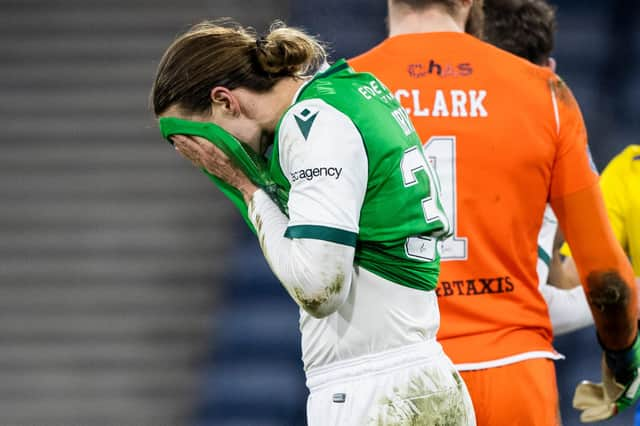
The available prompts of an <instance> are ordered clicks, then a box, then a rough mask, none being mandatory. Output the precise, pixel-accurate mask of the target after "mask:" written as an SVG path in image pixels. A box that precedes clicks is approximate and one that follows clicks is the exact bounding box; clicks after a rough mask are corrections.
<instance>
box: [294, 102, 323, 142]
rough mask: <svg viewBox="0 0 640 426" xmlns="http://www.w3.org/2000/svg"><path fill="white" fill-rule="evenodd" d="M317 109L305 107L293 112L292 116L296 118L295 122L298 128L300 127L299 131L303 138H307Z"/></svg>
mask: <svg viewBox="0 0 640 426" xmlns="http://www.w3.org/2000/svg"><path fill="white" fill-rule="evenodd" d="M318 112H319V111H311V110H310V109H309V108H305V109H303V110H302V111H300V112H299V113H297V114H294V115H293V116H294V118H295V119H296V123H297V124H298V128H299V129H300V133H302V136H304V140H307V138H308V137H309V132H311V126H313V122H314V121H315V119H316V117H317V115H318Z"/></svg>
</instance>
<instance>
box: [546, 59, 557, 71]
mask: <svg viewBox="0 0 640 426" xmlns="http://www.w3.org/2000/svg"><path fill="white" fill-rule="evenodd" d="M547 66H548V67H549V68H551V71H553V72H556V68H557V66H558V64H557V63H556V60H555V59H553V58H549V60H548V61H547Z"/></svg>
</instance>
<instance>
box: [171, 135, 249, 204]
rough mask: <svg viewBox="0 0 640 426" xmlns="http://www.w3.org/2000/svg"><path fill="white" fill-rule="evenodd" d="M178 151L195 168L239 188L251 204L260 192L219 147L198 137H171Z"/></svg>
mask: <svg viewBox="0 0 640 426" xmlns="http://www.w3.org/2000/svg"><path fill="white" fill-rule="evenodd" d="M171 140H172V141H173V144H174V146H175V148H176V151H178V152H179V153H180V155H182V156H183V157H185V158H186V159H187V160H189V161H191V162H192V163H193V165H194V166H196V167H198V168H200V169H204V170H206V171H208V172H209V173H211V174H212V175H214V176H217V177H219V178H220V179H222V180H223V181H225V182H227V183H228V184H229V185H231V186H233V187H234V188H237V189H238V190H239V191H240V192H242V195H243V196H244V198H245V200H246V201H247V202H249V200H250V199H251V197H252V196H253V194H254V193H255V192H256V191H257V190H258V187H256V186H255V185H254V184H253V182H251V180H249V178H248V177H247V176H246V175H245V174H244V173H243V172H242V171H241V170H240V169H239V168H238V167H236V166H235V165H234V164H233V163H232V162H231V160H230V159H229V157H227V156H226V155H225V153H224V152H222V151H221V150H220V148H218V147H217V146H215V145H214V144H212V143H210V142H209V141H207V140H206V139H204V138H201V137H198V136H183V135H175V136H172V137H171Z"/></svg>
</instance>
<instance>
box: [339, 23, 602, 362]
mask: <svg viewBox="0 0 640 426" xmlns="http://www.w3.org/2000/svg"><path fill="white" fill-rule="evenodd" d="M350 64H351V65H352V66H353V67H354V69H355V70H356V71H368V72H372V73H374V74H375V75H376V76H377V77H378V78H379V79H380V80H381V81H382V82H383V83H384V84H386V85H387V86H388V87H389V88H390V89H391V91H392V92H393V93H394V94H395V96H396V98H397V99H399V100H400V102H401V103H402V105H403V106H404V107H405V108H406V110H407V112H408V113H409V114H410V116H411V118H412V120H413V123H414V125H415V127H416V130H417V132H418V134H419V135H420V137H421V138H422V140H423V143H424V144H425V145H424V146H425V153H426V154H427V157H429V159H430V161H432V163H433V164H434V166H435V168H436V171H437V172H438V174H439V177H440V183H441V186H442V200H443V203H444V204H445V206H444V207H445V209H446V210H447V212H448V213H449V215H450V218H451V221H452V224H453V226H454V228H455V234H454V236H453V237H451V238H450V239H448V240H447V241H445V242H444V243H443V244H442V246H441V256H442V265H441V268H442V269H441V274H440V279H439V281H440V282H439V287H438V290H437V292H438V296H439V304H440V310H441V316H442V321H441V327H440V333H439V340H440V342H441V343H442V345H443V346H444V349H445V351H446V352H447V354H448V355H449V356H450V357H451V359H452V360H453V361H454V363H456V364H458V365H459V366H460V365H461V364H462V365H464V364H467V367H468V369H473V368H484V367H486V366H490V365H502V364H508V363H511V362H515V361H518V360H522V359H528V358H538V357H550V358H551V357H554V351H553V347H552V344H551V341H552V331H551V324H550V320H549V316H548V312H547V306H546V303H545V301H544V299H543V298H542V296H541V294H540V292H539V291H538V279H537V274H536V261H537V236H538V233H539V231H540V226H541V224H542V218H543V213H544V209H545V205H546V204H547V202H550V201H551V200H553V199H559V198H562V197H565V196H567V195H569V194H573V193H577V192H579V191H581V190H585V189H587V188H590V187H593V186H595V185H597V174H596V173H595V172H594V171H593V169H592V167H591V165H590V158H589V155H588V147H587V137H586V130H585V127H584V123H583V119H582V115H581V113H580V109H579V107H578V105H577V103H576V101H575V99H574V97H573V95H572V94H571V91H570V90H569V89H568V87H567V86H566V85H565V84H564V83H563V82H562V81H561V80H560V79H559V77H557V76H556V75H555V74H554V73H553V72H552V71H551V70H549V69H547V68H542V67H537V66H535V65H532V64H531V63H529V62H527V61H525V60H523V59H520V58H518V57H516V56H513V55H511V54H509V53H507V52H505V51H502V50H500V49H498V48H495V47H493V46H491V45H489V44H487V43H484V42H482V41H480V40H478V39H476V38H474V37H472V36H469V35H467V34H462V33H453V32H442V33H423V34H407V35H400V36H394V37H391V38H389V39H387V40H385V41H384V42H382V43H381V44H380V45H378V46H376V47H375V48H373V49H372V50H370V51H369V52H367V53H365V54H363V55H361V56H359V57H357V58H355V59H352V60H351V61H350ZM480 364H481V366H478V365H480ZM474 366H475V367H474ZM463 369H464V368H463Z"/></svg>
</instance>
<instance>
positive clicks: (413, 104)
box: [395, 89, 489, 118]
mask: <svg viewBox="0 0 640 426" xmlns="http://www.w3.org/2000/svg"><path fill="white" fill-rule="evenodd" d="M395 96H396V99H397V100H398V101H399V102H400V103H401V104H402V106H403V107H404V109H405V111H407V114H409V115H412V116H414V117H455V118H466V117H470V118H484V117H488V116H489V113H488V112H487V108H485V105H484V102H485V100H486V98H487V91H486V90H458V89H452V90H440V89H438V90H436V91H435V92H434V91H430V90H429V91H423V92H421V91H420V90H419V89H412V90H411V91H409V90H406V89H398V90H396V92H395Z"/></svg>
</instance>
